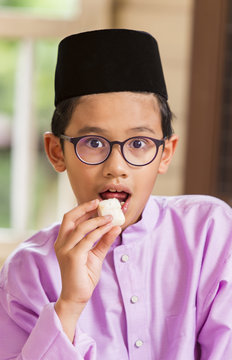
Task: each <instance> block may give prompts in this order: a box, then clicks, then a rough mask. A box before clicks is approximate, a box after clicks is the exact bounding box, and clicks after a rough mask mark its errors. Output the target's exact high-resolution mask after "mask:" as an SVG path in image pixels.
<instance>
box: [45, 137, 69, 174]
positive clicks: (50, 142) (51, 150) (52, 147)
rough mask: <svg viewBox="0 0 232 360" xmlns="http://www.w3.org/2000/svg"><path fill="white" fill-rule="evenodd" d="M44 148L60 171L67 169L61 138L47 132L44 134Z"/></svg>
mask: <svg viewBox="0 0 232 360" xmlns="http://www.w3.org/2000/svg"><path fill="white" fill-rule="evenodd" d="M44 148H45V151H46V154H47V157H48V159H49V161H50V163H51V164H52V166H53V167H54V169H55V170H56V171H58V172H63V171H64V170H66V165H65V160H64V153H63V149H62V147H61V144H60V139H59V138H58V137H57V136H55V135H54V134H52V133H51V132H46V133H45V134H44Z"/></svg>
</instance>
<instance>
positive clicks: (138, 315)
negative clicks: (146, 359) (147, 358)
mask: <svg viewBox="0 0 232 360" xmlns="http://www.w3.org/2000/svg"><path fill="white" fill-rule="evenodd" d="M114 264H115V271H116V274H117V278H118V283H119V286H120V289H121V294H122V299H123V304H124V309H125V315H126V321H127V340H128V352H129V355H130V356H131V357H132V358H134V359H135V360H138V359H139V357H140V356H141V351H142V353H143V352H144V351H146V350H145V348H146V347H145V346H144V341H145V340H146V339H144V338H143V337H142V336H143V335H145V334H144V331H143V330H142V328H143V327H144V319H145V318H146V316H144V311H145V308H144V301H143V300H144V296H143V290H142V288H141V287H140V286H138V283H137V279H138V277H139V274H137V275H136V273H137V270H139V269H137V268H136V271H135V268H134V262H133V256H132V255H131V249H130V248H128V247H127V246H123V245H122V246H120V247H118V248H116V249H115V250H114ZM139 271H140V270H139ZM136 329H137V330H136ZM145 337H146V336H145Z"/></svg>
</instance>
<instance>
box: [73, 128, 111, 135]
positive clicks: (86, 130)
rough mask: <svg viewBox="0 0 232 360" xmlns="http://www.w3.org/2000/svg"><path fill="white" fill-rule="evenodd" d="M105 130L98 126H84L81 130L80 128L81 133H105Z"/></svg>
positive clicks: (79, 132)
mask: <svg viewBox="0 0 232 360" xmlns="http://www.w3.org/2000/svg"><path fill="white" fill-rule="evenodd" d="M104 132H105V130H104V129H102V128H100V127H98V126H84V127H83V128H81V129H80V130H78V134H79V135H86V134H88V133H101V134H102V133H104Z"/></svg>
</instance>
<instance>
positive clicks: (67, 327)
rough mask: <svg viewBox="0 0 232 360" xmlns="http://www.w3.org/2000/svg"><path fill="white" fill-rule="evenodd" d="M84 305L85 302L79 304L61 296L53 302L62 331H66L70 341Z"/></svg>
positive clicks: (72, 339)
mask: <svg viewBox="0 0 232 360" xmlns="http://www.w3.org/2000/svg"><path fill="white" fill-rule="evenodd" d="M85 305H86V303H80V304H79V303H76V302H73V301H66V300H63V299H61V298H59V299H58V300H57V302H56V303H55V306H54V309H55V311H56V313H57V315H58V317H59V319H60V322H61V325H62V328H63V331H64V332H65V333H66V335H67V336H68V338H69V340H70V341H71V343H73V341H74V337H75V331H76V324H77V321H78V319H79V317H80V315H81V313H82V311H83V309H84V307H85Z"/></svg>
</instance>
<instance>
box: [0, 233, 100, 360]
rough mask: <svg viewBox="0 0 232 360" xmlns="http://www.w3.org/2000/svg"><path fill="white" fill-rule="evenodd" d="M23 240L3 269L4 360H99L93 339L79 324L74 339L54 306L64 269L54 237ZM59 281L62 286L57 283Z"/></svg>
mask: <svg viewBox="0 0 232 360" xmlns="http://www.w3.org/2000/svg"><path fill="white" fill-rule="evenodd" d="M39 241H40V238H39V239H38V236H36V241H35V239H34V238H32V240H31V241H30V242H29V243H28V242H25V243H24V244H22V245H21V246H20V248H19V249H17V250H16V252H15V253H13V254H12V255H11V256H10V257H9V258H8V259H7V261H6V262H5V264H4V266H3V268H2V270H1V273H0V360H16V359H17V360H45V359H46V360H63V359H68V360H83V359H84V360H95V359H96V346H95V341H94V340H93V339H92V338H91V337H90V336H89V335H88V334H86V333H84V332H82V331H81V329H80V328H79V326H77V328H76V333H75V342H74V343H73V344H72V343H71V342H70V340H69V339H68V337H67V335H66V334H65V332H64V331H63V329H62V324H61V322H60V319H59V317H58V315H57V313H56V311H55V309H54V303H55V302H56V300H57V297H58V294H59V291H60V273H59V266H58V264H57V259H56V257H55V254H54V250H53V242H49V241H47V242H45V241H44V239H42V240H41V242H40V243H39ZM57 284H58V285H57Z"/></svg>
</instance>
